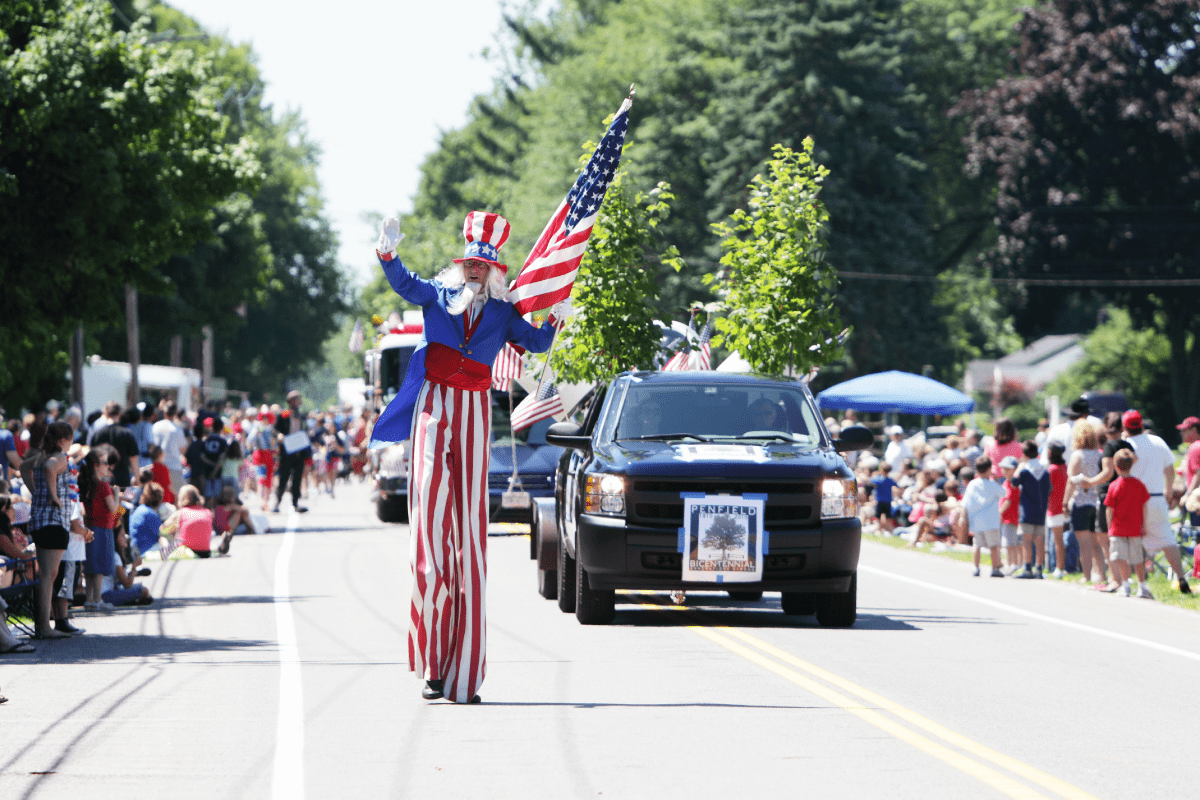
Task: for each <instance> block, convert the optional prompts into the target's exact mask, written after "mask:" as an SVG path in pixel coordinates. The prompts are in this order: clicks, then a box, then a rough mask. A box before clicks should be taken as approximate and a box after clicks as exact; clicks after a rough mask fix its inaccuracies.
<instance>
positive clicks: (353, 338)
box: [350, 319, 363, 353]
mask: <svg viewBox="0 0 1200 800" xmlns="http://www.w3.org/2000/svg"><path fill="white" fill-rule="evenodd" d="M362 349H363V329H362V320H361V319H356V320H354V330H353V331H351V333H350V352H351V353H361V352H362Z"/></svg>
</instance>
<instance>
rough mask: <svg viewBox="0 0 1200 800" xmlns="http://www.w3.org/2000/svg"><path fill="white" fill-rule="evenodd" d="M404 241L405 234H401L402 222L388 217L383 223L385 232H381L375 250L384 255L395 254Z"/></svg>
mask: <svg viewBox="0 0 1200 800" xmlns="http://www.w3.org/2000/svg"><path fill="white" fill-rule="evenodd" d="M402 241H404V234H403V233H401V232H400V220H399V219H397V218H396V217H388V218H387V219H385V220H384V221H383V230H381V231H380V232H379V241H378V242H376V243H375V249H376V250H377V251H378V252H379V253H380V254H382V255H388V254H389V253H395V252H396V248H397V247H398V246H399V245H400V243H401V242H402Z"/></svg>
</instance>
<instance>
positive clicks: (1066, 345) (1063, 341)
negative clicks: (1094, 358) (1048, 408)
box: [963, 333, 1083, 405]
mask: <svg viewBox="0 0 1200 800" xmlns="http://www.w3.org/2000/svg"><path fill="white" fill-rule="evenodd" d="M1082 340H1083V335H1082V334H1079V333H1067V334H1060V335H1056V336H1043V337H1042V338H1041V339H1038V340H1037V341H1035V342H1033V343H1032V344H1030V345H1029V346H1028V347H1026V348H1025V349H1023V350H1018V351H1017V352H1015V353H1009V354H1008V355H1006V356H1004V358H1001V359H985V358H979V359H975V360H973V361H971V362H969V363H968V364H967V370H966V373H965V374H964V375H963V391H964V392H966V393H967V394H971V393H973V392H988V393H991V394H993V395H995V392H996V380H997V378H999V380H1000V381H1001V393H1002V394H1003V395H1005V405H1007V404H1008V403H1009V402H1017V401H1019V399H1024V398H1028V397H1031V396H1033V395H1034V394H1036V393H1037V392H1039V391H1041V390H1042V389H1043V388H1044V387H1045V386H1046V384H1048V383H1050V381H1052V380H1054V379H1055V378H1057V377H1058V376H1059V375H1061V374H1062V373H1063V372H1065V371H1066V370H1068V369H1070V368H1071V367H1072V366H1073V365H1075V364H1076V363H1078V362H1079V361H1081V360H1082V359H1083V345H1082V344H1081V342H1082ZM1016 396H1021V397H1019V398H1018V397H1016Z"/></svg>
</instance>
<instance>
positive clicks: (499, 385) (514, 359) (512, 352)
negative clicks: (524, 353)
mask: <svg viewBox="0 0 1200 800" xmlns="http://www.w3.org/2000/svg"><path fill="white" fill-rule="evenodd" d="M521 372H522V367H521V353H520V351H518V350H517V348H516V347H514V346H513V343H512V342H508V343H506V344H505V345H504V349H503V350H501V351H500V352H499V353H498V354H497V355H496V363H494V364H492V388H493V389H495V390H497V391H500V392H507V391H508V390H509V388H511V387H512V382H513V378H519V377H521Z"/></svg>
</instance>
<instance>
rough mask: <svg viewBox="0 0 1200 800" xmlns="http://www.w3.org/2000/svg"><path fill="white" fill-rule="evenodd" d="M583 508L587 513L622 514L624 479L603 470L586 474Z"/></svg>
mask: <svg viewBox="0 0 1200 800" xmlns="http://www.w3.org/2000/svg"><path fill="white" fill-rule="evenodd" d="M583 510H584V511H585V512H586V513H588V514H603V515H604V516H606V517H621V516H624V515H625V479H624V478H622V477H621V476H619V475H607V474H605V473H603V472H596V473H592V474H591V475H588V476H587V487H586V492H585V493H584V499H583Z"/></svg>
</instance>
